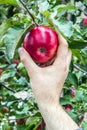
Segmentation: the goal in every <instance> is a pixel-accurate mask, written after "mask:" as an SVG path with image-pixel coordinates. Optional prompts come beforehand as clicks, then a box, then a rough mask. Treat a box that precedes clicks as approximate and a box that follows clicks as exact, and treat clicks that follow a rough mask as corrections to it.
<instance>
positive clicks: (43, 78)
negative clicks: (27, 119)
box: [19, 34, 78, 130]
mask: <svg viewBox="0 0 87 130" xmlns="http://www.w3.org/2000/svg"><path fill="white" fill-rule="evenodd" d="M58 39H59V47H58V51H57V55H56V58H55V61H54V63H53V64H52V65H50V66H47V67H43V68H42V67H39V66H38V65H36V63H35V62H34V61H33V60H32V58H31V57H30V55H29V54H28V53H27V52H26V51H25V50H24V49H23V48H20V49H19V54H20V58H21V61H22V62H23V64H24V66H25V68H26V70H27V72H28V74H29V76H30V82H31V87H32V90H33V93H34V95H35V97H36V99H37V103H38V106H39V109H40V111H41V114H42V116H43V118H44V120H45V122H46V126H47V130H76V129H77V128H78V126H77V124H76V123H75V122H74V121H73V120H72V119H71V118H70V117H69V116H68V115H67V113H66V112H65V111H64V110H63V109H62V107H61V106H60V103H59V98H60V94H61V91H62V88H63V84H64V82H65V79H66V77H67V74H68V71H69V65H70V61H71V51H70V50H68V44H67V41H66V40H65V39H64V38H63V37H62V36H61V35H60V34H58Z"/></svg>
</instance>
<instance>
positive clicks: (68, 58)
mask: <svg viewBox="0 0 87 130" xmlns="http://www.w3.org/2000/svg"><path fill="white" fill-rule="evenodd" d="M71 57H72V52H71V51H70V50H69V51H68V55H67V61H66V64H67V69H68V70H69V66H70V63H71Z"/></svg>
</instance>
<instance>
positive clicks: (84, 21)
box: [83, 17, 87, 26]
mask: <svg viewBox="0 0 87 130" xmlns="http://www.w3.org/2000/svg"><path fill="white" fill-rule="evenodd" d="M83 25H84V26H87V17H85V18H84V19H83Z"/></svg>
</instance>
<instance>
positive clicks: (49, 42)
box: [23, 26, 59, 64]
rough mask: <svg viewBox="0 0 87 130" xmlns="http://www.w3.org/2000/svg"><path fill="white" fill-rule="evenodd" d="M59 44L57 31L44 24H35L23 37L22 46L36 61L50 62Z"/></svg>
mask: <svg viewBox="0 0 87 130" xmlns="http://www.w3.org/2000/svg"><path fill="white" fill-rule="evenodd" d="M58 45H59V41H58V35H57V33H56V32H55V31H54V30H52V29H51V28H48V27H46V26H37V27H35V28H33V29H32V30H30V32H28V33H27V34H26V36H25V38H24V43H23V47H24V48H25V49H26V51H27V52H28V53H29V54H30V55H31V57H32V58H33V60H34V61H35V62H37V63H41V64H44V63H47V62H50V61H51V60H52V59H53V58H54V57H55V55H56V51H57V48H58Z"/></svg>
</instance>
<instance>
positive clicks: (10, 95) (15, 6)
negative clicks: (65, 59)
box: [0, 0, 87, 130]
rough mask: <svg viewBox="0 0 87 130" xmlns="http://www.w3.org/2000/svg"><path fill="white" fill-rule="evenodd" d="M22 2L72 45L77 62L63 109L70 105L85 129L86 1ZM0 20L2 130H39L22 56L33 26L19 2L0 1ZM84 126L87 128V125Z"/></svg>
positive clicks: (77, 120)
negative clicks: (22, 48) (20, 56)
mask: <svg viewBox="0 0 87 130" xmlns="http://www.w3.org/2000/svg"><path fill="white" fill-rule="evenodd" d="M23 1H24V3H25V4H26V5H27V7H28V8H29V9H30V11H31V13H32V14H33V16H34V18H35V19H36V22H37V23H38V24H40V25H46V26H49V27H51V28H53V29H55V30H56V31H59V32H60V33H61V34H62V35H63V36H64V37H65V38H66V39H67V41H68V43H69V48H70V49H71V50H72V53H73V57H72V62H71V66H70V72H69V75H68V77H67V80H66V82H65V85H64V89H63V91H64V92H63V94H64V96H63V97H61V104H62V106H63V107H64V108H66V106H67V104H70V105H71V108H72V109H71V110H70V111H67V112H68V114H69V115H70V116H71V117H72V118H73V119H74V120H75V121H76V122H77V123H78V124H80V123H81V122H82V119H83V117H84V114H85V113H86V112H87V90H86V89H87V60H86V59H87V26H86V25H85V26H84V25H83V19H84V18H85V17H86V15H87V0H84V1H82V0H75V1H74V3H71V1H70V0H68V1H67V0H65V1H64V0H63V1H61V0H55V1H54V0H36V1H34V0H23ZM0 17H1V18H0V106H1V107H0V129H1V130H12V129H15V130H16V129H17V130H19V129H21V130H22V129H23V130H38V128H39V127H38V126H40V124H41V121H42V117H41V114H40V113H39V110H38V107H37V104H36V101H35V98H34V95H33V93H32V90H31V86H30V78H29V77H28V75H27V72H26V70H25V68H24V66H23V64H22V63H21V62H20V59H19V55H18V47H19V46H22V42H23V38H24V36H25V34H26V33H27V31H29V30H30V29H31V28H32V27H33V26H34V24H33V21H32V19H31V17H30V16H29V14H28V13H27V11H26V10H25V9H24V8H23V6H22V4H21V3H20V2H19V0H4V1H3V0H0ZM43 78H44V77H43ZM4 107H5V108H4ZM82 126H83V127H84V129H86V127H87V121H84V122H83V123H82Z"/></svg>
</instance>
